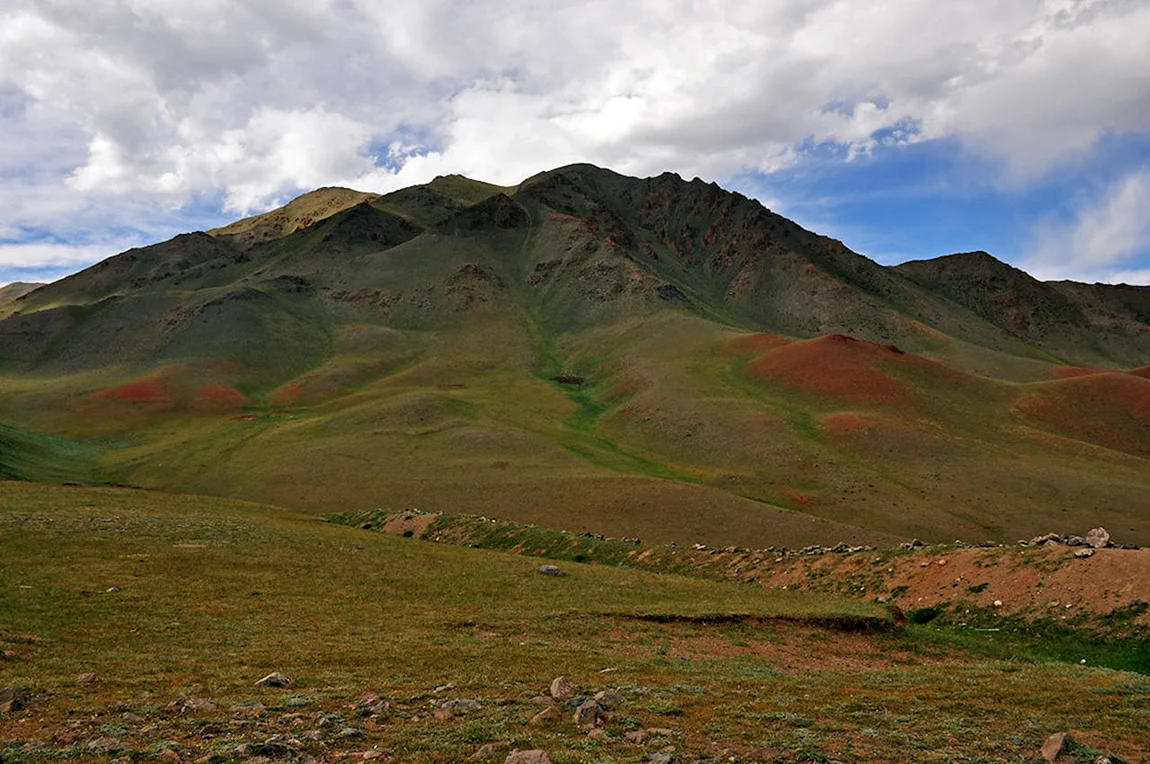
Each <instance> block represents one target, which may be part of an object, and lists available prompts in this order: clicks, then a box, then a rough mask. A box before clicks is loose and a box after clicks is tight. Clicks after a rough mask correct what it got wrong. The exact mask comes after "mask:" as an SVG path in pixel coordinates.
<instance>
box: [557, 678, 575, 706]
mask: <svg viewBox="0 0 1150 764" xmlns="http://www.w3.org/2000/svg"><path fill="white" fill-rule="evenodd" d="M578 694H579V687H578V686H577V685H576V684H575V683H574V682H572V681H571V680H570V679H568V678H567V677H565V676H557V677H555V679H553V680H552V681H551V697H553V698H555V700H570V699H571V698H573V697H575V696H576V695H578Z"/></svg>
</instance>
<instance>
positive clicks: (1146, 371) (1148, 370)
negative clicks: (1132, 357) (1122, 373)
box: [1130, 366, 1150, 379]
mask: <svg viewBox="0 0 1150 764" xmlns="http://www.w3.org/2000/svg"><path fill="white" fill-rule="evenodd" d="M1130 373H1131V374H1133V375H1134V376H1136V377H1143V378H1144V379H1150V366H1143V367H1142V368H1140V369H1131V370H1130Z"/></svg>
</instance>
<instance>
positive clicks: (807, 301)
mask: <svg viewBox="0 0 1150 764" xmlns="http://www.w3.org/2000/svg"><path fill="white" fill-rule="evenodd" d="M253 232H258V233H253ZM1148 292H1150V290H1147V288H1139V287H1107V286H1104V285H1091V286H1087V285H1075V284H1069V283H1057V284H1043V283H1041V282H1037V281H1034V280H1033V279H1031V278H1030V277H1029V276H1026V274H1024V273H1022V272H1020V271H1016V270H1015V269H1012V268H1010V267H1009V266H1006V265H1004V264H1002V263H1000V262H998V261H996V260H994V259H993V258H991V257H990V256H989V255H985V254H974V255H956V256H951V257H948V258H940V259H938V260H936V261H926V262H922V263H911V264H907V265H905V266H900V267H898V268H886V267H883V266H880V265H878V264H876V263H874V262H872V261H870V260H868V259H866V258H864V257H862V256H859V255H857V254H855V253H853V252H851V251H850V250H849V249H847V248H846V246H845V245H843V244H842V243H841V242H837V241H835V240H832V239H828V238H826V237H822V236H818V235H817V234H815V233H812V232H810V231H806V230H804V229H802V228H801V227H799V226H797V225H796V224H794V223H793V222H791V221H788V220H786V219H785V218H782V217H780V216H778V215H775V214H774V213H772V212H770V211H769V210H767V209H765V208H764V207H763V206H762V205H760V204H759V203H758V202H756V201H754V200H751V199H748V198H746V197H743V196H741V195H739V194H733V193H730V192H727V191H724V190H723V189H721V188H719V187H718V186H716V185H714V184H707V183H703V182H702V181H698V180H696V181H691V182H685V181H683V180H682V179H680V178H679V177H678V176H675V175H671V174H665V175H661V176H659V177H655V178H647V179H636V178H629V177H626V176H622V175H618V174H616V173H613V172H610V171H607V170H603V169H599V168H595V167H592V166H589V165H575V166H571V167H565V168H561V169H558V170H554V171H551V172H547V173H542V174H540V175H537V176H535V177H533V178H529V179H527V180H525V181H524V182H523V183H521V184H520V185H518V186H516V187H506V188H503V187H496V186H492V185H490V184H486V183H481V182H478V181H472V180H469V179H466V178H462V177H459V176H448V177H444V178H438V179H436V180H435V181H433V182H431V183H429V184H426V185H423V186H416V187H413V188H409V189H404V190H402V191H397V192H395V193H392V194H387V195H382V196H380V195H375V194H363V193H360V192H353V191H350V190H347V189H321V190H319V191H316V192H312V193H311V194H305V195H304V196H303V197H300V198H299V199H297V200H295V201H293V202H291V203H289V204H288V205H287V206H285V207H284V208H281V209H280V210H275V211H272V212H270V213H266V214H265V215H261V216H256V217H254V218H249V219H246V220H244V221H239V222H238V223H236V224H234V225H232V226H227V227H225V228H222V229H217V230H216V231H213V232H210V233H193V234H185V235H182V236H178V237H176V238H174V239H172V240H170V241H168V242H163V243H160V244H156V245H153V246H151V247H145V248H141V249H136V250H131V251H129V252H126V253H123V254H120V255H117V256H115V257H112V258H109V259H108V260H106V261H104V262H103V263H100V264H97V265H96V266H93V267H92V268H90V269H88V270H86V271H83V272H81V273H78V274H75V275H74V276H70V277H68V278H66V279H63V280H61V281H59V282H56V283H54V284H50V285H47V286H44V287H41V288H39V289H37V290H35V291H33V292H31V293H29V294H27V295H25V296H23V297H20V298H17V299H16V300H14V301H13V302H12V303H10V304H9V306H8V308H6V310H8V311H11V315H8V316H7V318H5V319H3V320H0V418H2V419H3V421H6V422H8V423H10V424H11V425H13V426H16V427H20V428H23V429H24V430H26V431H28V432H34V433H43V434H44V435H45V436H46V437H47V436H50V437H54V438H66V439H69V441H76V442H101V443H112V444H115V447H114V448H112V447H108V448H104V449H103V450H102V451H101V452H100V453H99V454H98V455H97V456H95V457H93V458H95V460H96V462H95V465H94V467H95V468H96V469H97V470H98V471H97V473H96V474H97V475H98V476H99V477H100V478H101V479H103V480H109V481H115V482H120V483H125V484H130V485H137V486H143V487H149V488H159V489H171V490H180V491H187V492H195V493H203V494H211V495H217V496H230V497H239V498H245V499H251V500H256V501H265V502H271V503H275V504H279V505H283V506H288V507H291V508H293V509H298V510H305V511H310V512H328V511H350V510H367V509H375V508H393V509H400V508H404V507H408V506H411V507H417V508H420V509H424V510H428V511H447V512H470V513H476V514H487V515H490V516H493V517H503V518H507V519H513V520H518V521H522V522H531V523H538V524H540V525H545V526H549V527H555V528H565V529H569V530H575V531H591V532H597V533H609V534H612V535H628V536H639V537H642V538H645V539H650V540H652V541H659V542H670V541H675V542H678V543H692V542H704V543H709V544H742V545H746V546H756V547H766V546H770V545H775V544H782V545H791V546H794V545H799V546H801V545H804V544H809V543H838V542H840V541H846V542H850V543H856V544H868V543H887V542H892V541H895V540H901V539H907V538H911V537H920V538H924V539H930V540H937V541H951V540H953V539H955V538H960V539H965V540H968V541H974V542H977V541H982V540H985V539H993V540H998V541H1013V540H1015V539H1017V538H1023V537H1029V536H1032V535H1036V534H1038V533H1044V532H1048V531H1051V530H1058V531H1066V532H1079V533H1081V532H1084V531H1086V530H1088V529H1089V528H1092V527H1095V526H1097V525H1104V526H1106V527H1107V528H1110V529H1111V531H1112V532H1113V533H1114V534H1115V538H1116V540H1117V541H1119V542H1120V543H1140V544H1147V543H1150V516H1148V515H1147V513H1146V508H1147V507H1150V470H1147V469H1146V459H1147V457H1148V455H1150V379H1147V376H1146V375H1145V374H1144V373H1142V372H1139V373H1135V374H1132V373H1127V372H1126V371H1124V370H1126V369H1135V367H1144V366H1145V365H1146V359H1147V358H1150V313H1147V310H1146V304H1147V303H1146V301H1147V294H1148Z"/></svg>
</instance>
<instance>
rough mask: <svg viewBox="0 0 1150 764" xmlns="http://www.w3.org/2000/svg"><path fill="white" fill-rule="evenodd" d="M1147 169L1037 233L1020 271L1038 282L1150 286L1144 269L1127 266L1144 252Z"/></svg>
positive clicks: (1149, 200) (1147, 245)
mask: <svg viewBox="0 0 1150 764" xmlns="http://www.w3.org/2000/svg"><path fill="white" fill-rule="evenodd" d="M1148 211H1150V166H1148V167H1143V168H1141V169H1138V170H1135V171H1133V172H1131V173H1129V174H1128V175H1126V176H1125V177H1124V178H1122V179H1121V180H1120V181H1118V182H1117V183H1115V184H1114V185H1113V186H1111V187H1110V188H1109V189H1107V191H1106V193H1105V194H1103V195H1102V197H1101V198H1099V199H1096V200H1093V201H1091V202H1089V203H1086V204H1084V205H1083V206H1082V207H1081V208H1080V209H1079V210H1078V211H1077V213H1076V214H1075V216H1074V220H1072V221H1070V222H1069V223H1066V224H1053V225H1050V226H1047V227H1045V228H1044V229H1042V230H1040V231H1039V232H1038V233H1037V234H1036V237H1035V244H1034V247H1033V251H1032V253H1031V254H1030V256H1029V257H1028V258H1027V260H1026V263H1025V264H1024V266H1023V267H1024V268H1026V269H1027V270H1029V271H1030V272H1031V273H1033V274H1034V275H1035V276H1036V277H1038V278H1042V279H1064V278H1071V279H1075V280H1084V281H1112V282H1122V281H1125V282H1127V283H1148V282H1150V278H1147V276H1150V271H1147V270H1145V269H1131V268H1130V267H1129V266H1130V265H1131V264H1132V263H1133V262H1135V260H1136V258H1137V257H1138V256H1140V255H1147V254H1150V213H1148Z"/></svg>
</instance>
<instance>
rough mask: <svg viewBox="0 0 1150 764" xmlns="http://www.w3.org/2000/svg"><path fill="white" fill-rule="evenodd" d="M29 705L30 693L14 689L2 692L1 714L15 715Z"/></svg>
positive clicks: (0, 699)
mask: <svg viewBox="0 0 1150 764" xmlns="http://www.w3.org/2000/svg"><path fill="white" fill-rule="evenodd" d="M26 705H28V693H27V692H25V691H24V690H17V689H15V688H12V687H5V688H4V689H2V690H0V714H11V713H15V712H17V711H19V710H21V709H22V708H24V706H26Z"/></svg>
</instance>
